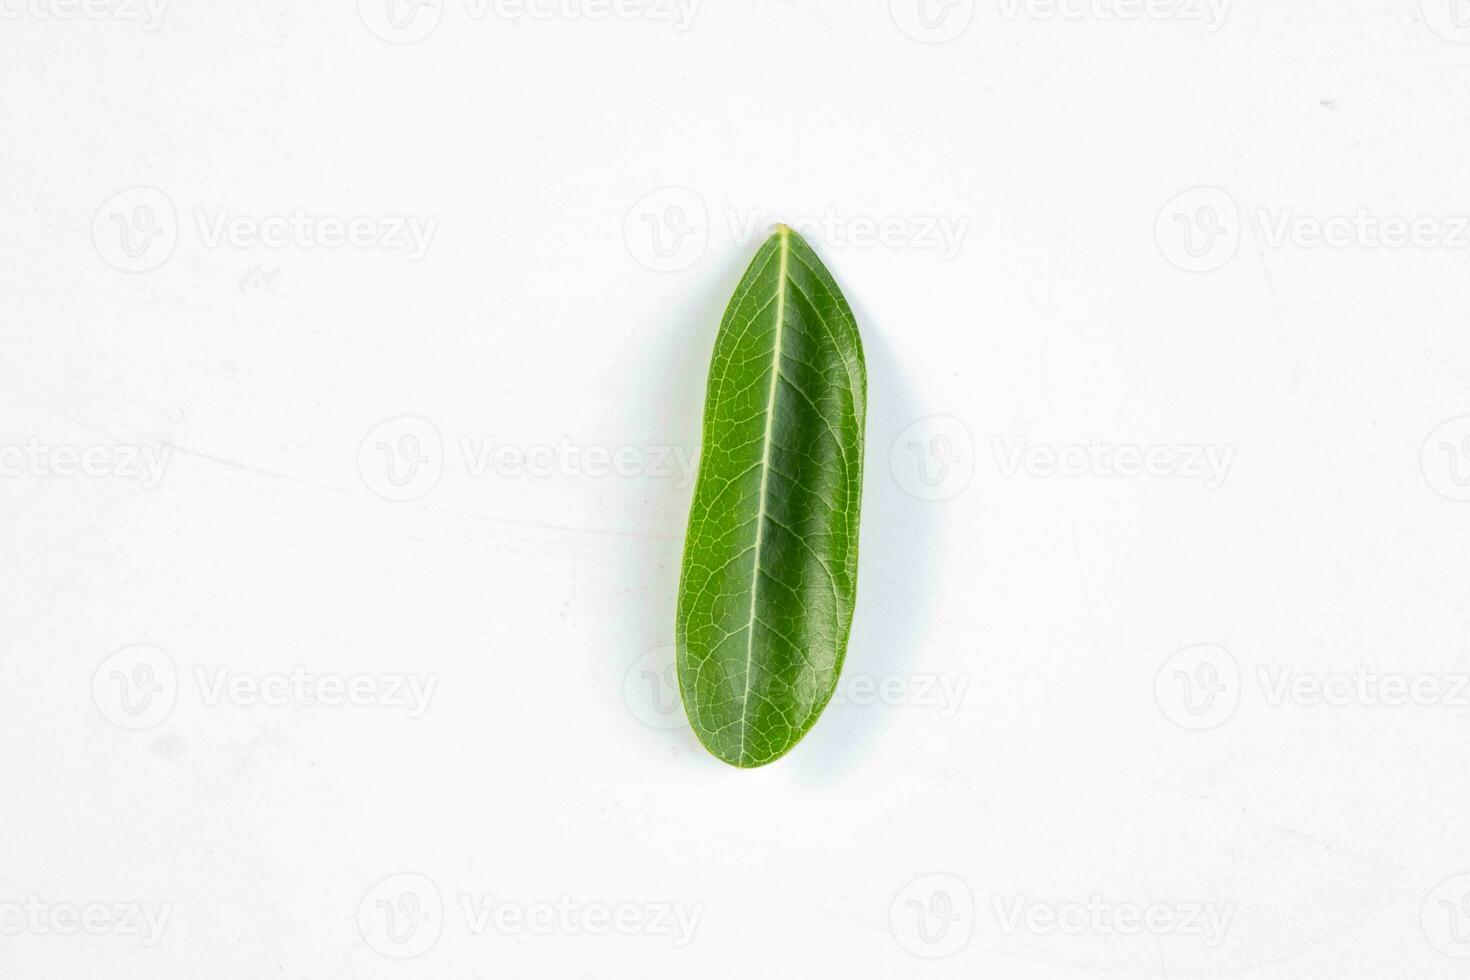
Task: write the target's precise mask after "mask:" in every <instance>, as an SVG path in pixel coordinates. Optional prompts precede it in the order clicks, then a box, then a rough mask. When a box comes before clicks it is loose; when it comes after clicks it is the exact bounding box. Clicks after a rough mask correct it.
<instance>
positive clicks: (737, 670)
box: [677, 226, 867, 768]
mask: <svg viewBox="0 0 1470 980" xmlns="http://www.w3.org/2000/svg"><path fill="white" fill-rule="evenodd" d="M866 401H867V380H866V369H865V366H864V362H863V354H862V343H861V339H860V337H859V336H858V331H857V324H856V321H855V319H854V318H853V316H852V311H851V308H850V307H849V306H848V305H847V302H846V300H845V299H844V298H843V297H842V293H841V291H840V289H839V288H838V287H837V284H836V282H835V281H834V280H833V279H832V276H831V274H830V273H829V272H828V271H827V269H826V267H825V266H824V265H823V264H822V262H821V260H820V259H819V258H818V257H817V255H816V253H815V252H813V251H812V250H811V248H810V246H808V245H807V244H806V242H804V241H803V240H802V239H801V237H800V236H799V235H797V234H796V233H795V232H794V231H792V230H791V229H789V228H786V227H784V226H782V227H781V228H779V229H778V230H777V232H776V233H775V234H774V235H773V236H772V237H771V238H770V240H769V241H767V242H766V243H765V245H763V246H762V248H761V249H760V251H759V252H758V253H757V254H756V256H755V259H754V260H753V261H752V263H751V266H750V269H749V270H748V271H747V273H746V275H745V277H744V278H743V279H742V280H741V283H740V286H739V287H738V288H737V289H736V292H735V296H734V298H733V299H732V300H731V302H730V306H729V308H728V309H727V311H726V313H725V317H724V320H723V321H722V323H721V326H720V332H719V335H718V337H717V339H716V342H715V353H714V356H713V358H712V360H711V364H710V376H709V386H708V392H707V395H706V402H705V421H704V445H703V448H702V454H701V460H700V470H699V478H698V481H697V483H696V485H695V494H694V503H693V505H692V507H691V509H690V520H689V534H688V538H687V539H686V543H685V552H684V561H683V567H682V571H681V578H680V589H679V610H678V619H677V639H678V643H677V650H678V675H679V688H680V692H681V695H682V697H683V700H684V705H685V711H686V714H687V715H688V716H689V719H690V722H691V724H692V725H693V727H694V729H695V732H696V734H697V735H698V736H699V738H700V741H701V742H702V743H703V744H704V745H705V747H706V748H708V749H709V751H710V752H711V753H712V754H714V755H715V756H716V757H717V758H720V759H722V760H723V761H725V762H728V763H730V764H731V765H735V766H739V767H742V768H753V767H755V766H760V765H766V764H768V763H770V762H774V761H775V760H776V759H778V758H780V757H781V756H782V755H785V754H786V753H787V752H788V751H790V750H791V749H792V748H793V747H794V746H795V745H796V743H797V742H799V741H800V739H801V738H802V737H803V736H804V735H805V734H806V732H807V731H808V730H810V728H811V726H812V725H813V724H815V722H816V719H817V717H818V716H819V715H820V714H821V712H822V710H823V708H825V707H826V704H827V702H828V701H829V700H830V699H831V696H832V693H833V691H834V690H835V687H836V683H837V679H838V676H839V673H840V670H841V667H842V662H843V660H844V658H845V655H846V647H847V638H848V634H849V632H850V629H851V625H852V614H853V608H854V604H855V599H856V584H857V531H858V518H859V515H860V511H861V498H862V459H863V425H864V418H865V415H866Z"/></svg>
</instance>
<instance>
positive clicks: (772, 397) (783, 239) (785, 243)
mask: <svg viewBox="0 0 1470 980" xmlns="http://www.w3.org/2000/svg"><path fill="white" fill-rule="evenodd" d="M776 234H777V237H778V243H779V247H780V250H781V264H780V269H779V270H778V271H777V273H776V337H775V340H774V341H773V342H772V344H771V387H770V390H769V391H768V392H767V394H766V431H765V436H764V439H763V443H762V445H761V487H760V501H759V504H758V505H757V509H756V515H755V560H754V561H753V562H752V563H751V572H750V620H749V622H747V623H746V626H745V693H744V694H743V695H742V696H741V699H740V751H739V752H738V753H737V755H736V758H737V759H739V760H740V761H741V762H744V761H745V733H746V732H747V731H748V730H749V727H748V726H747V724H746V716H747V715H748V714H749V713H750V686H751V668H752V667H753V666H754V663H755V621H756V597H757V594H758V590H759V589H760V582H761V544H762V543H763V542H764V540H765V532H766V486H767V481H768V479H769V477H770V475H771V432H772V427H773V424H774V422H775V419H776V385H777V384H778V383H779V381H780V376H781V336H782V333H783V332H784V330H785V327H786V271H787V262H788V260H789V259H790V256H791V229H790V228H787V227H786V226H785V225H781V226H780V227H778V228H777V229H776Z"/></svg>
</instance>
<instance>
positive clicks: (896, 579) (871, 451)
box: [778, 288, 939, 785]
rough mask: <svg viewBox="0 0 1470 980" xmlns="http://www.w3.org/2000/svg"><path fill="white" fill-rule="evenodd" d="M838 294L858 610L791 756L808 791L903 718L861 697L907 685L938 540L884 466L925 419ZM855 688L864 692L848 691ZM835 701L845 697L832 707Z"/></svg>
mask: <svg viewBox="0 0 1470 980" xmlns="http://www.w3.org/2000/svg"><path fill="white" fill-rule="evenodd" d="M846 291H847V294H848V302H849V304H850V305H851V306H852V308H853V313H854V315H855V316H856V317H857V321H858V327H859V329H860V330H861V331H862V337H863V354H864V359H865V360H866V362H867V367H868V420H867V435H866V443H865V453H864V468H863V510H862V519H861V524H860V530H859V539H858V556H859V558H858V589H857V607H856V611H855V612H854V614H853V625H852V635H851V638H850V639H849V641H848V646H847V659H846V661H845V663H844V664H843V668H842V677H841V679H840V680H839V681H838V696H834V698H833V703H832V704H829V705H828V706H827V710H826V711H825V712H824V713H823V714H822V717H821V718H819V719H818V720H817V724H816V725H815V726H814V727H813V728H812V730H811V731H810V732H809V733H807V737H806V739H805V741H804V742H803V743H802V744H801V745H798V746H797V747H796V748H795V749H794V750H793V751H792V753H791V756H790V764H791V766H792V769H793V771H794V773H795V775H796V776H797V777H798V779H799V780H800V781H801V782H802V783H804V784H807V785H822V784H827V783H833V782H837V781H840V780H842V779H844V778H846V777H847V776H848V775H849V774H850V773H851V772H852V771H853V770H854V769H855V768H857V767H858V766H859V765H860V764H861V763H862V762H863V760H864V759H866V758H868V757H869V756H870V755H871V754H872V753H873V752H874V751H875V750H876V749H877V747H878V745H879V744H880V741H881V737H882V732H883V730H884V729H885V728H887V727H889V726H891V725H893V724H894V723H895V722H896V721H898V720H899V718H900V716H901V715H902V714H903V713H904V712H905V711H906V710H912V709H911V708H910V707H909V706H906V705H903V704H899V705H890V704H884V703H882V699H881V698H877V697H876V696H874V695H871V694H870V692H872V691H874V690H875V689H881V686H882V684H883V681H884V678H888V677H893V676H898V677H902V678H904V679H905V681H906V682H907V683H909V684H912V680H911V678H910V673H911V670H912V665H913V663H914V662H915V660H916V659H917V647H918V645H919V643H920V641H921V638H922V637H923V635H924V634H925V633H926V632H927V630H926V629H924V623H925V622H927V620H928V618H929V615H930V609H931V608H932V606H933V599H934V588H933V584H932V583H933V573H932V571H931V570H932V569H933V568H934V567H935V562H934V553H935V549H936V547H937V543H938V541H939V533H938V531H939V514H938V513H937V512H936V510H935V508H934V507H933V506H932V505H928V504H926V503H925V502H924V501H921V500H918V499H916V498H914V497H913V496H911V495H910V494H909V493H908V492H907V491H905V490H904V489H903V487H902V486H900V484H899V482H898V481H897V480H896V479H895V478H894V476H893V473H892V470H891V469H890V466H889V457H890V450H891V448H892V446H893V443H894V440H895V439H896V438H897V437H898V435H899V434H900V433H901V432H903V431H904V430H905V429H906V428H908V427H909V426H910V425H911V424H912V423H913V422H914V421H915V420H917V419H920V418H922V417H924V415H926V414H927V413H926V412H925V410H924V406H923V404H922V403H921V402H920V401H919V399H918V397H917V395H916V394H915V390H914V388H913V387H912V386H911V385H910V384H909V382H908V379H907V378H906V377H905V375H904V373H903V370H902V361H901V359H900V358H898V357H897V356H896V355H895V353H894V351H893V349H892V348H891V347H890V346H889V343H888V337H887V335H886V334H885V333H884V332H883V330H882V329H881V327H880V326H879V324H878V323H877V321H876V319H875V318H874V317H872V316H870V315H868V313H867V312H866V310H865V309H864V308H863V307H862V304H861V302H860V301H859V300H858V299H857V298H855V296H854V293H855V290H852V289H851V288H847V290H846ZM858 682H860V683H863V684H866V685H867V689H866V690H863V691H861V692H860V691H859V690H858V689H857V688H854V686H853V685H854V684H855V683H858ZM844 693H847V694H849V695H850V696H849V697H848V698H846V699H845V702H844V703H837V702H838V697H839V696H841V695H842V694H844ZM868 696H873V701H872V703H859V702H860V701H866V700H867V698H868ZM778 764H779V763H778Z"/></svg>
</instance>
